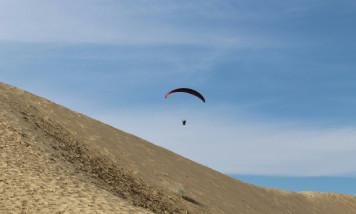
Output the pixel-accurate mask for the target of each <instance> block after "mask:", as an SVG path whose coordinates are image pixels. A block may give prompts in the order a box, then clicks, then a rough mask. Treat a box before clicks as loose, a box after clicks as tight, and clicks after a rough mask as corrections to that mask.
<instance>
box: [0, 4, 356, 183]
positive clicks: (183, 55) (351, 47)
mask: <svg viewBox="0 0 356 214" xmlns="http://www.w3.org/2000/svg"><path fill="white" fill-rule="evenodd" d="M354 20H356V2H355V1H351V0H338V1H336V0H335V1H333V0H330V1H325V0H308V1H307V0H298V1H297V0H290V1H277V0H269V1H263V2H262V1H256V0H241V1H237V0H235V1H232V0H229V1H228V0H194V1H191V0H190V1H186V0H180V1H162V0H150V1H148V0H131V1H121V0H100V1H99V0H76V1H69V0H62V1H51V0H32V1H25V0H0V73H1V79H0V81H2V82H5V83H8V84H11V85H15V86H17V87H20V88H23V89H25V90H28V91H30V92H33V93H35V94H38V95H40V96H43V97H46V98H48V99H50V100H52V101H55V102H57V103H59V104H61V105H64V106H67V107H69V108H71V109H74V110H75V111H78V112H82V113H84V114H87V115H89V116H91V117H93V118H96V119H99V120H101V121H103V122H105V123H109V124H111V125H113V126H115V127H117V128H119V129H121V130H124V131H127V132H130V133H133V134H135V135H137V136H139V137H142V138H144V139H147V140H149V141H150V142H152V143H155V144H156V145H159V146H162V147H165V148H167V149H170V150H172V151H174V152H176V153H179V154H181V155H183V156H185V157H188V158H190V159H192V160H194V161H197V162H199V163H201V164H204V165H207V166H209V167H211V168H214V169H216V170H218V171H220V172H223V173H230V174H252V175H271V176H353V177H354V176H356V165H355V163H356V156H355V155H354V154H355V152H356V135H355V133H356V120H355V118H356V101H355V100H356V99H355V98H356V95H355V91H356V84H355V83H356V43H355V38H356V29H355V28H354V27H353V26H354ZM176 87H191V88H194V89H197V90H199V91H200V92H201V93H202V94H204V95H205V97H206V100H207V102H206V103H205V104H203V103H201V102H199V100H197V99H194V98H193V97H190V96H184V95H182V94H176V95H175V96H171V97H169V99H167V100H165V99H164V98H163V96H164V94H165V93H166V92H167V91H168V90H170V89H172V88H176ZM183 118H184V119H187V120H188V123H187V126H186V127H183V126H181V119H183Z"/></svg>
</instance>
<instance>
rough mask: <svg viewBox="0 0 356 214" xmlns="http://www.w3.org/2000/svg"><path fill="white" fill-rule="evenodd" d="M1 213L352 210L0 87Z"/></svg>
mask: <svg viewBox="0 0 356 214" xmlns="http://www.w3.org/2000/svg"><path fill="white" fill-rule="evenodd" d="M0 158H1V159H0V170H1V174H0V213H19V212H25V213H39V212H40V213H41V212H42V213H66V212H68V213H96V212H104V213H213V214H217V213H244V214H248V213H303V214H307V213H323V214H327V213H356V197H354V196H350V195H342V194H332V193H294V192H289V191H284V190H278V189H270V188H262V187H257V186H254V185H251V184H247V183H244V182H241V181H238V180H236V179H232V178H230V177H227V176H225V175H223V174H221V173H219V172H216V171H214V170H212V169H209V168H208V167H205V166H202V165H200V164H197V163H195V162H193V161H190V160H188V159H186V158H184V157H182V156H179V155H177V154H175V153H173V152H170V151H168V150H166V149H164V148H161V147H158V146H155V145H153V144H151V143H149V142H147V141H145V140H143V139H141V138H138V137H136V136H134V135H131V134H128V133H125V132H123V131H120V130H118V129H115V128H113V127H111V126H108V125H106V124H103V123H101V122H99V121H96V120H94V119H91V118H89V117H86V116H85V115H82V114H79V113H76V112H74V111H71V110H69V109H67V108H65V107H62V106H60V105H57V104H55V103H53V102H51V101H49V100H46V99H44V98H40V97H38V96H35V95H33V94H31V93H28V92H25V91H23V90H20V89H18V88H15V87H12V86H9V85H6V84H3V83H0Z"/></svg>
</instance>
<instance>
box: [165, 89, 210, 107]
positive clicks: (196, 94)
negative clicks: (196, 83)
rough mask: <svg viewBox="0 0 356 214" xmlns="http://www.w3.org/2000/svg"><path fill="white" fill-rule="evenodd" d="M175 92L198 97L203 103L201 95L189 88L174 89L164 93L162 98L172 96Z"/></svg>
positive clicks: (203, 99)
mask: <svg viewBox="0 0 356 214" xmlns="http://www.w3.org/2000/svg"><path fill="white" fill-rule="evenodd" d="M176 92H183V93H188V94H191V95H194V96H196V97H198V98H199V99H201V100H202V101H203V102H204V103H205V98H204V97H203V95H201V94H200V93H199V92H197V91H196V90H193V89H190V88H176V89H173V90H170V91H168V92H167V93H166V95H165V96H164V98H167V97H168V96H169V95H170V94H173V93H176Z"/></svg>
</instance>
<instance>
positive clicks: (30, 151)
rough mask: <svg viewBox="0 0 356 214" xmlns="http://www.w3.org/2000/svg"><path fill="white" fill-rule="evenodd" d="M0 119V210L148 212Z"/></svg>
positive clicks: (17, 211)
mask: <svg viewBox="0 0 356 214" xmlns="http://www.w3.org/2000/svg"><path fill="white" fill-rule="evenodd" d="M0 121H1V122H0V172H1V174H0V213H151V212H149V211H148V210H145V209H143V208H138V207H135V206H133V205H132V204H131V203H129V202H128V201H126V200H124V199H121V198H119V197H117V196H115V195H113V194H112V193H111V192H109V191H106V190H104V189H101V188H97V186H95V185H94V184H93V183H91V182H85V180H84V179H83V178H79V177H78V175H77V174H74V173H73V171H71V170H69V169H66V167H63V166H62V165H61V164H60V162H59V161H58V160H56V159H55V158H52V157H51V155H49V154H48V153H46V152H44V151H41V150H40V149H39V147H36V141H35V140H34V139H31V138H29V137H27V136H22V131H21V130H18V129H16V128H14V127H15V126H14V125H13V124H11V123H5V122H4V117H3V114H2V115H0ZM34 148H35V149H34Z"/></svg>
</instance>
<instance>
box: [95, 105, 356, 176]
mask: <svg viewBox="0 0 356 214" xmlns="http://www.w3.org/2000/svg"><path fill="white" fill-rule="evenodd" d="M180 109H181V106H180V107H179V108H176V109H174V110H172V109H171V110H167V109H166V110H164V109H162V108H160V109H159V110H152V109H151V110H147V109H146V111H143V110H137V111H116V112H115V111H114V112H108V113H105V114H102V113H95V112H93V113H92V116H93V117H95V118H98V119H100V120H102V121H104V122H106V123H109V124H111V125H113V126H115V127H118V128H120V127H125V128H124V131H128V132H131V133H134V134H136V135H138V136H139V137H142V138H144V139H147V140H149V141H151V142H153V143H155V144H157V145H159V146H162V147H164V148H168V149H170V150H172V151H174V152H176V153H179V154H181V155H183V156H186V157H188V158H190V159H192V160H194V161H197V162H199V163H201V164H204V165H207V166H209V167H212V168H214V169H216V170H219V171H221V172H224V173H240V174H263V175H290V176H322V175H341V174H346V173H348V172H352V171H354V170H355V166H354V164H353V163H354V162H355V161H356V159H355V158H354V155H353V154H354V153H355V152H356V144H355V143H354V142H355V141H356V136H355V132H356V127H339V128H335V127H333V128H331V127H325V126H323V125H322V124H317V123H314V124H313V123H290V122H278V121H275V122H273V121H268V122H266V121H261V120H260V121H259V120H251V118H249V119H248V120H246V116H241V118H245V119H241V118H238V116H237V118H236V117H235V118H231V117H229V115H224V114H223V113H222V112H218V111H216V110H212V109H210V110H207V109H206V108H204V107H202V110H201V112H200V110H192V109H194V108H191V110H184V111H182V110H180ZM189 109H190V108H189ZM202 112H204V113H202ZM240 114H246V112H240ZM223 115H224V116H223ZM182 118H185V119H188V123H187V126H182V125H181V121H180V120H181V119H182Z"/></svg>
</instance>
